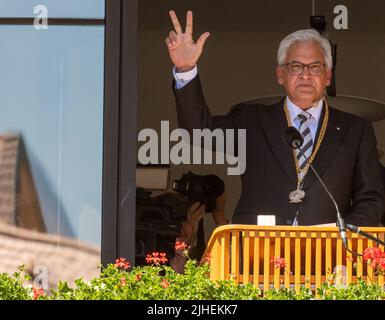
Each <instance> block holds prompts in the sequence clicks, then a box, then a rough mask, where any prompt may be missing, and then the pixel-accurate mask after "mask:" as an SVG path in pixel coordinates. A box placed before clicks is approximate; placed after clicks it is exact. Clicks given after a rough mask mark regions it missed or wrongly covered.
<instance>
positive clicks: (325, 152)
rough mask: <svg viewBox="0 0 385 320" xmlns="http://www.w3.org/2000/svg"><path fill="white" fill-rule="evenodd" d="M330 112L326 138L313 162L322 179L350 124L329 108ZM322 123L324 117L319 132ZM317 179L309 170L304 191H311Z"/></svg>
mask: <svg viewBox="0 0 385 320" xmlns="http://www.w3.org/2000/svg"><path fill="white" fill-rule="evenodd" d="M329 110H330V113H329V123H328V126H327V129H326V132H325V137H324V139H323V141H322V143H321V146H320V148H319V150H318V153H317V155H316V156H315V158H314V161H313V166H314V168H315V170H316V171H317V173H318V174H319V175H320V176H321V177H322V174H323V173H324V172H325V170H326V169H327V168H328V166H329V165H330V163H331V161H332V160H333V159H334V157H335V156H336V154H337V151H338V148H339V146H340V145H341V143H342V140H343V138H344V136H345V133H346V130H347V129H348V128H347V126H348V124H347V123H346V122H344V121H342V119H340V117H338V114H336V112H335V110H334V109H333V108H329ZM322 121H323V117H322V119H320V123H319V126H318V130H317V131H319V129H320V127H321V125H322ZM317 136H318V134H317ZM317 138H318V137H317ZM316 179H317V178H316V176H315V175H314V173H313V172H312V171H311V169H309V172H308V174H307V176H306V178H305V185H304V189H305V190H306V189H309V188H310V187H311V186H312V185H313V183H314V182H315V181H316Z"/></svg>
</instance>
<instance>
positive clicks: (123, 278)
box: [120, 277, 126, 287]
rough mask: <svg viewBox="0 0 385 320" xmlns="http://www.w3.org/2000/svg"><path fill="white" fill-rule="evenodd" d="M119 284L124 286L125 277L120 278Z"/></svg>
mask: <svg viewBox="0 0 385 320" xmlns="http://www.w3.org/2000/svg"><path fill="white" fill-rule="evenodd" d="M120 285H121V286H122V287H124V286H125V285H126V278H125V277H121V278H120Z"/></svg>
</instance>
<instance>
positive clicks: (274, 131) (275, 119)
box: [260, 100, 297, 188]
mask: <svg viewBox="0 0 385 320" xmlns="http://www.w3.org/2000/svg"><path fill="white" fill-rule="evenodd" d="M283 101H284V100H282V101H281V102H280V103H278V104H274V105H271V106H267V107H266V108H261V109H260V113H261V119H263V120H262V121H261V122H262V127H263V130H264V133H265V137H266V140H267V142H268V144H269V145H270V148H271V150H272V152H273V154H274V157H275V159H276V160H277V162H278V163H279V165H280V167H281V168H282V170H283V172H284V173H285V175H286V176H287V178H288V179H289V180H290V181H291V182H292V183H293V186H294V188H295V187H296V186H297V174H296V171H295V163H294V158H293V151H292V149H290V147H289V146H288V145H287V142H286V141H285V139H284V136H283V132H284V131H285V129H286V128H287V121H286V116H285V112H284V109H283Z"/></svg>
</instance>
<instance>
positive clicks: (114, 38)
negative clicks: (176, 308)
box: [0, 0, 138, 265]
mask: <svg viewBox="0 0 385 320" xmlns="http://www.w3.org/2000/svg"><path fill="white" fill-rule="evenodd" d="M137 9H138V2H137V0H105V18H104V19H102V18H100V19H95V18H89V19H87V18H73V19H72V18H54V17H53V18H50V17H49V18H48V25H56V26H100V25H104V27H105V29H104V32H105V40H104V43H105V46H104V110H103V164H102V166H103V167H102V170H103V172H102V199H101V203H102V206H101V210H102V215H101V225H102V228H101V262H102V264H103V265H106V264H107V263H111V262H114V260H115V259H116V258H118V257H125V258H127V259H128V260H129V261H130V262H132V263H134V261H135V229H136V228H135V217H136V158H137V156H136V143H137V134H136V125H137V120H136V117H137V91H138V80H137V73H138V72H137V59H138V54H137V50H138V41H137V40H138V26H137V25H138V24H137V20H138V13H137ZM33 23H34V18H24V17H12V18H11V17H8V18H7V17H1V18H0V25H31V26H32V25H33Z"/></svg>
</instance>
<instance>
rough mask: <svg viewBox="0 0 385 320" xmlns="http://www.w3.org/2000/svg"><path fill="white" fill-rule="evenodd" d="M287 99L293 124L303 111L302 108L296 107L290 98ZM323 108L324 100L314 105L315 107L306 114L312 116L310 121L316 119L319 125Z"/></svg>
mask: <svg viewBox="0 0 385 320" xmlns="http://www.w3.org/2000/svg"><path fill="white" fill-rule="evenodd" d="M286 99H287V109H288V110H289V114H290V118H291V122H293V121H294V119H295V118H296V117H297V116H298V114H300V113H301V112H302V111H303V110H302V109H301V108H300V107H298V106H296V105H295V104H294V103H293V102H291V101H290V98H289V97H286ZM322 107H323V99H321V100H320V101H318V102H316V103H314V105H313V107H311V108H309V109H307V110H306V112H308V113H310V114H311V118H310V119H314V120H315V121H316V123H318V122H319V119H320V118H321V113H322Z"/></svg>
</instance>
